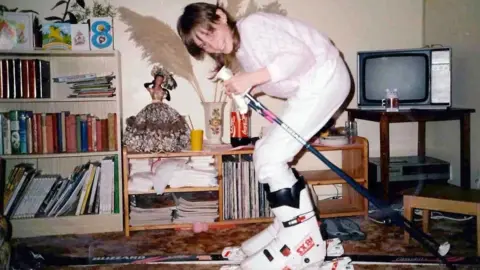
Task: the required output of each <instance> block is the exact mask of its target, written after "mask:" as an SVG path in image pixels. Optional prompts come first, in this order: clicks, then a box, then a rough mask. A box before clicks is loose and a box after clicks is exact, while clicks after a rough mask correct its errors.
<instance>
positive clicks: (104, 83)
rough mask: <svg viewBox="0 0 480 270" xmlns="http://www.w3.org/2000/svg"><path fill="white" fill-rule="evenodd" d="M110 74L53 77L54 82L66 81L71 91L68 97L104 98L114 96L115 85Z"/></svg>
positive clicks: (113, 76)
mask: <svg viewBox="0 0 480 270" xmlns="http://www.w3.org/2000/svg"><path fill="white" fill-rule="evenodd" d="M114 78H115V75H113V73H111V74H82V75H76V76H66V77H57V78H54V82H56V83H66V84H67V85H69V86H70V87H69V88H70V89H72V90H73V92H72V93H71V94H70V95H68V98H105V97H114V96H115V89H116V88H115V86H114V85H113V83H112V80H113V79H114Z"/></svg>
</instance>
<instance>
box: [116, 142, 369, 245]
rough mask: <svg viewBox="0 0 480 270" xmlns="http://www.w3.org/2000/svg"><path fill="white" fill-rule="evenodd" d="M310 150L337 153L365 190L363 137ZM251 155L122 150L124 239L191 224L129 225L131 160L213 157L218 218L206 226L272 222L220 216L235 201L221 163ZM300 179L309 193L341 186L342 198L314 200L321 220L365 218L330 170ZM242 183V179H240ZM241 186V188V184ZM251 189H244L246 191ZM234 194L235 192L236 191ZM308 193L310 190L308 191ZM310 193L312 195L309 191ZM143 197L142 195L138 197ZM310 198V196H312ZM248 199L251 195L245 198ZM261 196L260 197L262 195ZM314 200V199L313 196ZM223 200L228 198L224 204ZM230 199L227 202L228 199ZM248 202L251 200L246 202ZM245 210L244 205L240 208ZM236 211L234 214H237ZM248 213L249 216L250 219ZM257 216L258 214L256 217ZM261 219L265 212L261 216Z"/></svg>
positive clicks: (361, 204)
mask: <svg viewBox="0 0 480 270" xmlns="http://www.w3.org/2000/svg"><path fill="white" fill-rule="evenodd" d="M314 147H315V148H316V149H317V150H319V151H322V152H331V151H338V152H341V154H342V160H341V168H342V169H343V170H344V171H345V172H346V173H347V174H349V175H351V176H353V177H354V179H355V181H356V182H357V183H359V184H361V185H362V186H364V187H368V141H367V140H366V139H365V138H363V137H356V138H355V142H354V143H352V144H348V145H343V146H335V147H331V146H323V145H314ZM252 153H253V148H252V147H249V148H243V149H237V150H232V149H231V148H230V147H229V146H227V145H225V146H216V147H213V146H212V147H210V148H208V147H207V149H206V150H204V151H199V152H192V151H184V152H179V153H131V152H128V151H127V149H126V148H123V150H122V154H123V164H124V167H123V175H124V178H123V181H124V183H123V188H124V191H123V192H124V198H123V200H124V202H125V203H124V210H123V213H124V232H125V235H126V236H130V232H132V231H142V230H159V229H190V228H192V224H191V223H168V224H157V225H150V224H148V225H143V226H133V225H131V224H130V216H129V211H130V207H129V204H130V202H129V200H130V196H129V194H130V195H131V194H132V193H131V192H130V193H129V192H128V182H129V178H130V173H129V164H130V160H135V159H152V160H154V159H162V158H172V157H173V158H174V157H197V156H214V157H215V160H216V161H215V162H216V165H215V166H216V168H217V171H218V177H217V178H218V185H219V186H218V188H216V190H218V202H219V207H218V208H219V209H218V211H219V218H218V220H217V221H216V222H212V223H209V225H210V226H227V225H236V224H237V225H238V224H247V223H260V222H272V220H273V219H272V218H271V217H268V216H267V217H265V216H263V217H262V215H260V217H255V218H231V217H228V216H227V218H226V217H225V216H224V213H229V212H226V211H229V210H228V207H227V205H226V204H227V202H228V201H230V200H232V201H233V200H235V199H234V196H233V195H232V194H228V192H227V191H226V190H228V185H230V183H232V182H234V181H235V180H234V179H231V178H230V177H232V175H229V174H228V173H226V170H225V168H226V167H225V166H226V165H225V164H226V163H225V161H227V160H228V158H227V156H241V155H250V154H252ZM300 173H301V174H302V176H304V178H305V180H306V181H307V184H308V186H309V187H310V189H312V186H316V185H333V184H340V185H342V197H341V198H340V199H335V200H317V206H318V208H319V211H320V217H321V218H331V217H343V216H363V217H365V218H367V217H368V201H367V199H365V198H363V197H362V196H361V195H360V194H358V193H357V192H356V191H355V190H353V188H351V187H350V186H349V185H348V184H347V183H346V182H345V180H343V179H341V178H340V177H339V176H338V175H337V174H336V173H334V172H333V171H331V170H310V171H300ZM242 180H243V179H242ZM249 181H250V185H254V184H253V181H252V178H250V180H249ZM242 185H243V184H242ZM251 189H252V186H249V187H248V190H249V191H250V190H251ZM183 190H184V191H191V192H195V191H204V190H205V189H203V188H202V189H200V190H195V189H191V190H190V189H189V188H184V189H183ZM237 191H238V190H237ZM311 191H312V190H311ZM165 192H177V190H175V189H173V190H169V189H166V190H165ZM312 192H313V191H312ZM142 194H143V193H142ZM259 194H260V193H259ZM312 195H314V194H312ZM249 196H251V193H250V194H249ZM262 196H264V195H262ZM313 197H314V198H316V196H313ZM224 198H228V200H225V199H224ZM230 198H231V199H230ZM237 200H238V201H242V202H243V200H245V197H239V198H237ZM249 200H251V198H250V199H249ZM244 206H245V205H244ZM249 208H251V206H250V207H247V214H248V211H249V210H250V209H249ZM237 211H238V210H237ZM251 213H252V212H250V215H251ZM256 214H258V213H256ZM263 215H265V212H264V214H263Z"/></svg>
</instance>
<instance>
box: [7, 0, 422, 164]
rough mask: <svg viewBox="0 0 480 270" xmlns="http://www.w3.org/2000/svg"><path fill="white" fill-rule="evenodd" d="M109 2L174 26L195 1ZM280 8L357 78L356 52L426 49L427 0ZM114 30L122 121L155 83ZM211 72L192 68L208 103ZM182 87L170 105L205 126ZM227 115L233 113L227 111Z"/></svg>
mask: <svg viewBox="0 0 480 270" xmlns="http://www.w3.org/2000/svg"><path fill="white" fill-rule="evenodd" d="M248 1H250V0H245V1H244V3H243V4H245V5H246V4H247V3H248ZM2 2H3V3H5V4H6V5H7V6H9V7H20V8H21V9H24V8H28V9H34V10H36V11H38V12H40V14H41V17H42V18H43V17H46V16H51V15H55V14H58V13H59V12H60V11H57V10H54V11H51V10H50V9H51V7H53V6H54V4H55V3H56V2H57V0H42V1H38V0H3V1H2ZM86 2H87V4H90V3H91V1H90V0H87V1H86ZM111 2H112V3H114V4H115V5H116V6H125V7H127V8H129V9H132V10H134V11H135V12H137V13H140V14H142V15H149V16H154V17H156V18H157V19H160V20H163V21H164V22H166V23H168V24H170V25H171V26H173V27H174V25H175V22H176V19H177V17H178V16H179V14H180V13H181V10H182V8H183V7H184V6H185V5H186V4H188V3H191V2H193V1H186V0H175V1H171V0H163V1H158V0H156V1H155V0H142V1H129V0H115V1H111ZM210 2H212V3H213V2H215V1H210ZM269 2H270V1H267V0H258V1H257V3H258V4H260V5H263V4H268V3H269ZM279 3H280V4H281V6H282V7H283V8H284V9H286V10H287V11H288V16H291V17H294V18H299V19H302V20H305V21H307V22H308V23H310V24H312V25H314V26H315V27H317V28H318V29H319V30H321V31H324V32H326V33H328V35H329V36H330V37H331V38H332V40H333V41H334V42H335V44H336V45H337V46H338V47H339V49H340V50H341V51H342V53H343V54H344V56H345V59H346V61H347V64H348V66H349V68H350V70H351V72H352V74H353V76H354V77H356V52H357V51H358V50H369V49H387V48H405V47H419V46H421V45H422V34H423V32H422V20H423V0H390V1H378V0H362V1H358V0H315V1H313V0H296V1H287V0H281V1H279ZM147 27H149V26H147ZM114 28H115V46H116V49H117V50H120V51H121V53H122V63H123V64H122V73H123V74H122V75H123V82H122V83H123V90H124V93H123V98H124V103H123V106H124V115H123V117H124V118H126V117H128V116H131V115H134V114H136V113H137V112H138V111H139V110H140V109H141V108H143V107H144V106H145V105H146V104H148V102H149V100H150V98H149V96H148V94H147V93H146V91H145V90H144V88H143V83H144V82H146V81H150V80H151V77H150V70H151V66H149V65H148V64H147V63H146V61H144V60H142V57H141V55H142V52H141V50H140V49H139V48H136V47H135V45H134V43H133V42H132V41H130V40H129V36H128V35H127V34H125V30H126V25H125V24H124V23H123V22H122V21H120V20H118V19H116V20H115V22H114ZM150 28H151V33H152V38H154V37H155V35H156V30H155V28H154V27H152V26H150ZM158 46H162V44H158ZM210 68H211V67H210V66H209V65H208V62H207V63H195V64H194V70H195V72H196V74H197V77H198V80H199V82H200V86H201V87H202V89H203V91H204V93H206V94H205V95H206V97H207V99H211V98H212V92H213V91H212V90H213V89H214V86H213V85H212V84H211V83H210V82H209V81H208V80H207V79H206V77H207V75H208V70H209V69H210ZM178 83H179V87H178V88H177V89H176V90H174V91H173V92H172V101H171V102H170V104H171V106H173V107H174V108H176V109H177V110H178V111H179V112H180V113H181V114H188V115H190V116H191V117H192V120H193V122H194V125H195V126H196V127H203V126H204V124H203V121H204V117H203V110H202V107H201V104H200V102H199V99H198V97H197V95H196V94H195V92H194V90H193V88H192V87H191V85H190V84H188V83H186V81H185V80H183V79H181V78H179V79H178ZM260 100H261V101H262V102H264V103H265V105H267V106H268V107H269V108H270V109H272V110H273V111H274V112H277V113H279V112H281V105H282V102H281V101H279V100H275V99H271V98H268V97H262V98H261V99H260ZM355 106H356V98H355V97H354V98H353V99H352V101H351V103H350V107H355ZM226 111H227V112H228V111H229V107H228V106H227V108H226ZM345 120H346V116H345V115H342V116H341V117H340V119H339V125H340V126H342V125H343V123H344V121H345ZM227 123H228V122H227ZM265 124H266V121H264V120H263V119H261V118H260V117H258V116H257V115H254V118H253V123H252V133H253V134H254V135H256V134H258V133H259V131H260V129H261V126H263V125H265ZM416 129H417V128H416V125H415V124H410V123H405V124H395V125H392V126H391V151H392V155H408V154H415V153H416V145H417V144H416V139H417V137H416V136H417V135H416V134H417V132H416ZM359 133H360V135H362V136H365V137H367V138H368V139H369V140H370V151H371V152H370V155H371V156H378V155H379V134H378V133H379V127H378V124H377V123H371V122H365V121H360V122H359ZM224 134H225V136H224V137H225V140H226V142H228V124H227V125H226V127H225V130H224ZM332 158H334V159H335V160H334V162H335V161H338V157H337V156H332ZM299 166H300V167H301V169H309V168H313V167H316V168H318V166H319V161H317V160H314V159H313V158H312V157H305V158H303V159H302V160H301V162H300V164H299Z"/></svg>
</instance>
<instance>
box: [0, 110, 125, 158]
mask: <svg viewBox="0 0 480 270" xmlns="http://www.w3.org/2000/svg"><path fill="white" fill-rule="evenodd" d="M0 127H1V128H0V154H3V155H10V154H51V153H80V152H95V151H116V150H117V148H118V147H117V141H118V139H119V138H118V136H117V132H116V131H117V128H118V127H117V114H116V113H108V115H107V118H103V119H102V118H99V117H97V116H94V115H91V114H72V113H70V112H69V111H62V112H57V113H34V112H33V111H22V110H11V111H9V112H7V113H0Z"/></svg>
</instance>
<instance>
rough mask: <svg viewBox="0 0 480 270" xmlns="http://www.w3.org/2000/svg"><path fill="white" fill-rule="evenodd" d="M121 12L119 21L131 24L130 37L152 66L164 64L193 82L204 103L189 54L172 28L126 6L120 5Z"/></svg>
mask: <svg viewBox="0 0 480 270" xmlns="http://www.w3.org/2000/svg"><path fill="white" fill-rule="evenodd" d="M118 13H119V14H120V20H122V21H123V22H124V23H125V24H126V25H127V26H128V28H127V30H126V32H130V38H129V40H133V41H134V42H135V44H136V45H137V46H138V47H141V48H142V49H143V52H142V58H143V59H146V60H147V61H148V62H149V63H150V64H152V65H154V64H161V65H163V66H164V67H165V68H166V69H167V70H169V71H170V72H172V73H173V74H175V75H178V76H180V77H183V78H185V79H186V80H187V81H189V82H190V83H191V84H192V86H193V88H194V89H195V91H196V92H197V94H198V96H199V98H200V100H201V101H202V102H205V98H204V96H203V94H202V90H201V89H200V85H199V83H198V80H197V77H196V76H195V74H194V72H193V66H192V61H191V59H190V54H189V53H188V51H187V49H186V48H185V46H184V44H183V43H182V40H181V39H180V37H179V36H178V35H177V33H176V32H175V31H174V30H173V29H172V27H170V26H169V25H168V24H166V23H164V22H162V21H159V20H157V19H156V18H154V17H150V16H142V15H140V14H138V13H136V12H134V11H132V10H130V9H128V8H125V7H119V8H118Z"/></svg>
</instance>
